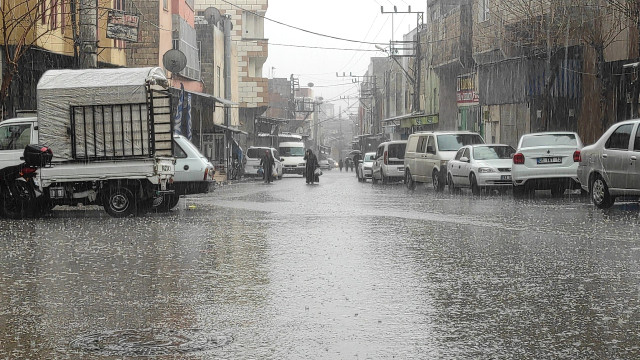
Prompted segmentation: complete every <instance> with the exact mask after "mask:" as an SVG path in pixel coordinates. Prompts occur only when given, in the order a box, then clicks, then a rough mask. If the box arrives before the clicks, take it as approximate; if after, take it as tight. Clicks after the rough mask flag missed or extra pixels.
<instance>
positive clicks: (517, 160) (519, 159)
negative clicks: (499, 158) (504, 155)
mask: <svg viewBox="0 0 640 360" xmlns="http://www.w3.org/2000/svg"><path fill="white" fill-rule="evenodd" d="M513 163H514V164H524V155H523V154H521V153H517V154H515V155H513Z"/></svg>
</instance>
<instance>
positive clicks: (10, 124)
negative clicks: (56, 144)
mask: <svg viewBox="0 0 640 360" xmlns="http://www.w3.org/2000/svg"><path fill="white" fill-rule="evenodd" d="M37 124H38V123H37V118H35V117H29V118H15V119H9V120H5V121H3V122H0V169H2V168H5V167H7V166H12V165H17V164H20V163H22V160H20V157H21V156H22V154H23V152H24V148H25V147H26V146H27V145H29V144H37V143H38V125H37Z"/></svg>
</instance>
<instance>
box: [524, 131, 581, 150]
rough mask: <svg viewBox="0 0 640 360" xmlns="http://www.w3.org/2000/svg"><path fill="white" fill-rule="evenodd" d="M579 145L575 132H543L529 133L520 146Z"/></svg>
mask: <svg viewBox="0 0 640 360" xmlns="http://www.w3.org/2000/svg"><path fill="white" fill-rule="evenodd" d="M558 145H560V146H562V145H568V146H578V140H577V139H576V136H575V135H574V134H541V135H528V136H524V137H523V138H522V144H521V145H520V147H523V148H527V147H536V146H558Z"/></svg>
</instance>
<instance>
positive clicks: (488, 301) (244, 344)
mask: <svg viewBox="0 0 640 360" xmlns="http://www.w3.org/2000/svg"><path fill="white" fill-rule="evenodd" d="M638 218H639V207H638V205H637V204H623V203H616V205H615V206H614V207H613V208H612V209H610V210H608V211H602V210H598V209H596V208H595V207H594V206H593V205H592V204H591V203H590V202H589V201H588V199H587V198H581V197H579V196H576V195H573V196H572V195H569V194H566V195H565V197H564V198H563V199H554V198H552V197H551V195H550V194H547V193H545V192H539V193H538V195H537V197H536V198H535V199H525V200H514V199H513V198H512V197H511V194H510V193H509V194H506V195H503V196H500V195H486V194H485V195H483V196H482V197H474V196H471V194H470V192H469V191H464V192H463V193H462V194H455V195H451V194H449V193H447V192H444V193H435V192H434V191H433V190H432V189H431V188H425V187H421V186H419V187H418V188H417V189H416V190H415V191H414V192H410V191H408V190H406V189H405V188H404V187H403V186H402V185H401V184H397V185H372V184H371V183H370V182H367V183H364V184H363V183H359V182H358V181H357V180H356V177H355V174H354V173H353V172H349V173H344V172H339V171H337V170H333V171H325V175H324V176H322V178H321V182H320V184H319V185H314V186H311V185H305V183H304V179H303V178H301V177H294V176H291V177H285V178H284V179H282V180H280V181H276V182H275V183H273V184H270V185H266V184H263V183H262V182H259V181H243V182H240V183H236V184H232V185H227V186H223V187H220V188H218V189H216V191H214V192H213V193H210V194H207V195H204V196H202V197H189V198H187V199H183V200H181V202H180V205H179V210H178V211H172V212H171V213H170V214H168V215H162V214H149V215H146V216H143V217H139V218H127V219H116V218H111V217H109V216H108V215H107V214H105V213H104V211H102V210H94V209H93V208H92V209H89V210H71V211H65V210H63V211H55V214H54V216H53V217H48V218H44V219H35V220H23V221H11V220H6V219H2V220H0V238H1V239H2V241H1V242H0V359H23V358H29V359H52V358H56V359H109V358H113V359H120V358H123V357H127V358H129V357H130V358H136V357H150V356H151V357H154V358H160V359H164V358H166V359H169V358H171V359H177V358H179V359H214V358H215V359H251V358H253V359H389V358H397V359H426V358H431V359H484V358H486V359H489V358H491V359H495V358H534V359H535V358H537V359H543V358H556V359H587V358H591V359H613V358H618V359H633V358H638V357H639V356H640V333H638V331H637V329H638V327H639V326H640V303H639V295H640V287H639V286H640V280H639V279H640V239H639V238H638V234H639V233H640V231H639V226H638Z"/></svg>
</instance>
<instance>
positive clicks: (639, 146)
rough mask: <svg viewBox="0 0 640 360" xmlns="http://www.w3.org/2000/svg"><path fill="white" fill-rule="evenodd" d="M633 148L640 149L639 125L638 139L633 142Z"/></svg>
mask: <svg viewBox="0 0 640 360" xmlns="http://www.w3.org/2000/svg"><path fill="white" fill-rule="evenodd" d="M633 150H634V151H640V126H638V130H636V140H635V142H634V143H633Z"/></svg>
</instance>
